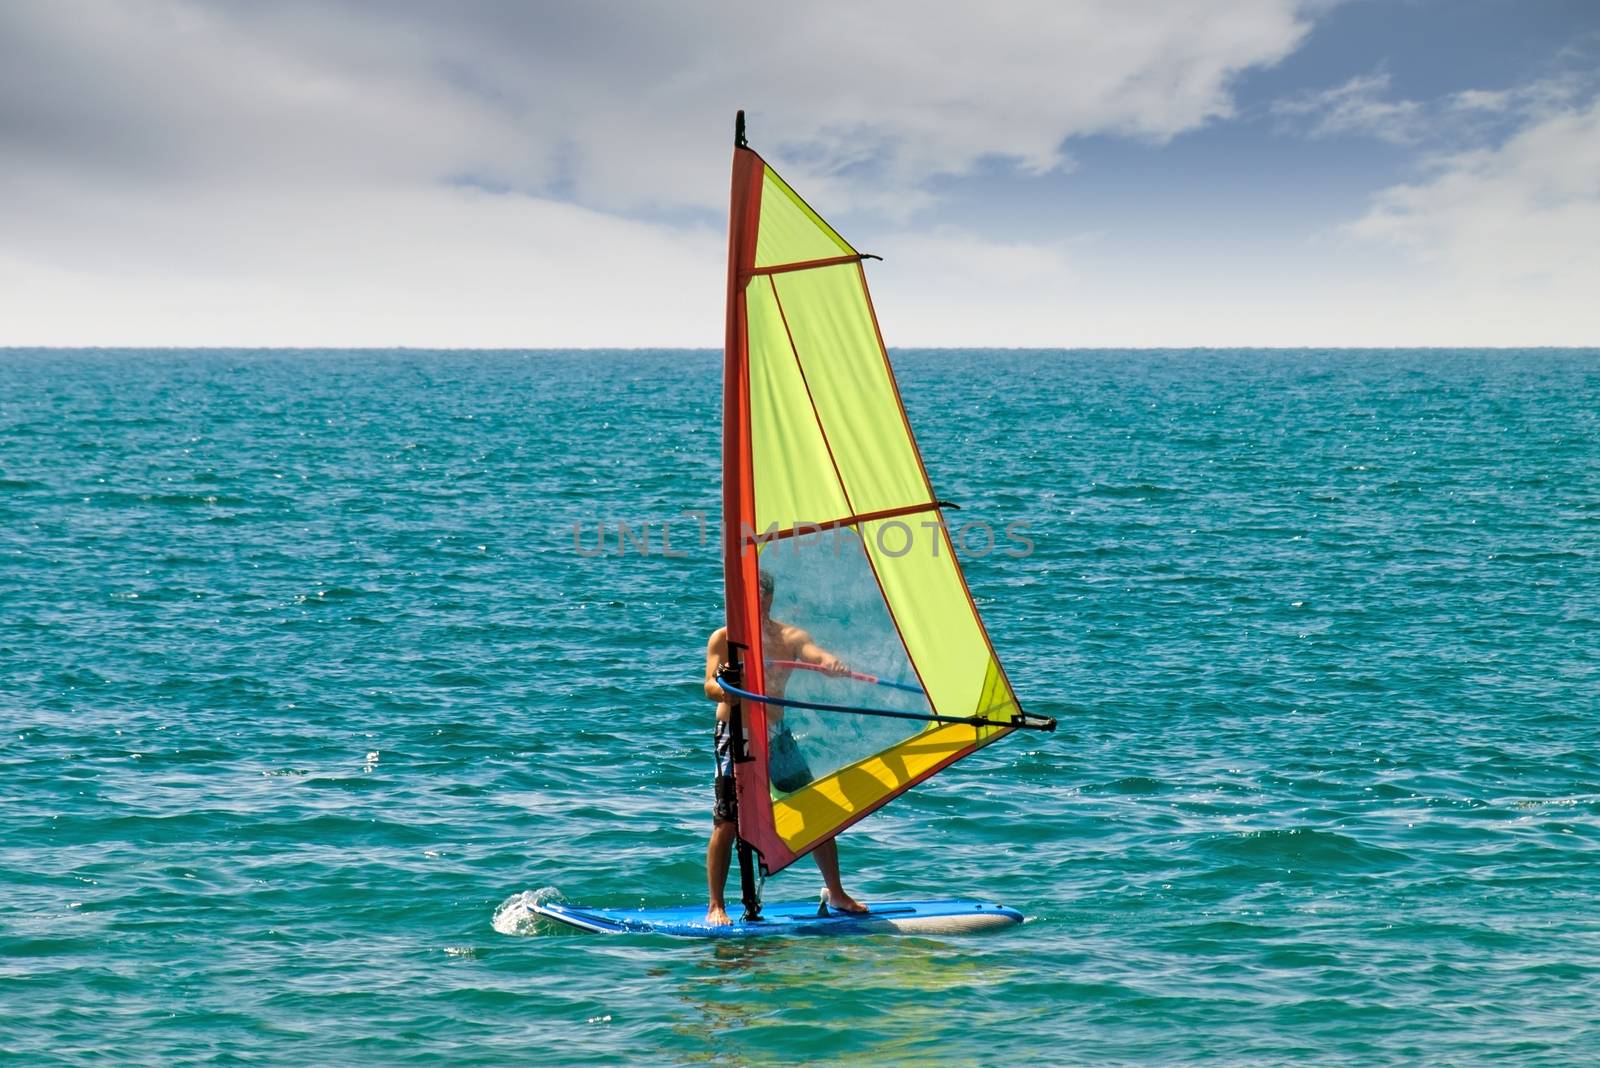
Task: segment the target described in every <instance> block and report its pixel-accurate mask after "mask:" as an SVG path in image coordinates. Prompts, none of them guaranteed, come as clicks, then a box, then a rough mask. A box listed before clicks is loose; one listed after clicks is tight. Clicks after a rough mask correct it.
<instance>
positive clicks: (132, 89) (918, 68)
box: [0, 0, 1308, 345]
mask: <svg viewBox="0 0 1600 1068" xmlns="http://www.w3.org/2000/svg"><path fill="white" fill-rule="evenodd" d="M1299 10H1300V9H1299V6H1298V4H1297V2H1296V0H1242V2H1241V0H1205V2H1197V0H1136V2H1127V0H1094V2H1089V3H1075V4H1070V5H1062V4H1057V3H1051V2H1045V0H1031V2H1027V3H1019V4H1015V5H1009V6H1006V7H1004V8H1000V9H991V10H986V11H984V12H983V13H982V14H981V15H979V14H977V13H975V11H974V9H971V8H970V7H968V6H966V5H957V4H942V5H935V4H928V3H917V2H913V0H896V2H892V3H882V4H872V5H862V4H855V3H846V2H843V0H832V2H828V3H818V4H810V5H804V6H802V7H795V6H792V5H791V6H789V7H783V6H777V5H766V4H733V3H686V4H671V5H665V4H663V5H638V4H628V3H620V2H615V3H586V4H581V5H555V4H550V5H532V4H519V3H495V2H482V3H475V4H466V5H449V6H440V5H434V4H430V3H422V2H420V0H419V2H412V3H407V2H398V0H397V2H394V3H388V4H384V5H364V4H355V3H346V4H323V3H316V4H313V3H293V2H286V3H282V4H273V5H255V4H247V3H231V2H225V0H219V2H214V3H201V2H195V0H149V2H146V3H141V4H137V5H133V4H101V3H93V2H88V0H77V2H73V0H62V2H60V3H52V4H49V5H23V4H13V5H0V154H3V155H4V158H5V160H6V166H5V168H3V169H0V234H4V243H3V245H0V255H3V256H4V260H3V266H0V272H3V279H0V282H3V284H0V344H6V343H11V344H24V343H56V344H74V343H87V342H94V343H107V344H109V343H124V344H190V343H240V344H317V343H321V344H355V343H371V344H388V343H402V342H403V343H407V344H418V345H422V344H457V345H473V344H496V345H560V344H593V345H603V344H715V343H716V342H717V339H718V331H719V324H720V309H719V308H718V307H717V304H718V303H719V300H720V292H721V282H720V276H721V272H722V268H721V265H720V259H721V249H720V245H719V242H720V239H719V238H718V237H717V234H718V233H719V232H720V231H721V228H722V226H723V222H722V219H721V212H722V210H723V208H722V206H723V204H724V202H725V198H726V184H727V173H726V168H727V158H728V152H729V141H730V139H731V129H730V127H731V118H732V111H733V109H734V108H735V107H736V106H744V107H746V108H748V109H749V110H750V115H751V123H752V140H753V142H754V143H755V144H756V145H757V147H759V148H762V149H763V150H765V151H767V152H768V153H769V154H770V155H772V156H774V158H777V159H781V160H783V161H784V164H785V170H786V172H787V173H789V174H790V176H791V177H792V178H794V179H795V180H796V181H797V182H800V183H802V184H803V187H804V188H805V189H806V190H807V193H808V195H810V196H811V197H812V198H813V199H814V200H817V201H819V202H822V203H825V204H827V205H828V208H829V211H830V214H832V215H834V216H836V217H837V216H839V215H848V214H849V213H850V212H851V211H854V212H855V213H856V214H857V215H858V216H859V217H861V218H869V219H870V218H873V217H875V216H889V217H900V218H904V217H905V216H906V214H907V213H908V212H911V211H914V210H915V209H917V208H919V207H921V206H924V205H926V204H927V203H929V202H930V198H931V196H932V194H931V193H930V192H929V188H928V185H927V183H928V182H929V181H930V179H932V178H934V177H936V176H938V175H940V174H951V173H962V172H964V171H967V170H969V169H971V168H972V167H973V166H975V165H976V164H977V163H978V162H979V161H981V160H984V159H988V158H996V157H998V158H1005V159H1009V160H1011V161H1013V162H1014V164H1015V165H1016V166H1018V167H1021V168H1023V169H1026V170H1033V171H1040V170H1046V169H1049V168H1052V167H1055V166H1058V165H1059V164H1060V162H1061V156H1060V151H1061V145H1062V143H1063V141H1064V140H1066V139H1068V138H1071V137H1073V136H1080V135H1086V134H1097V133H1099V134H1105V133H1109V134H1117V135H1124V136H1131V137H1138V138H1146V139H1152V140H1157V141H1159V140H1161V139H1164V138H1168V137H1171V136H1173V135H1175V134H1177V133H1180V132H1182V131H1184V130H1187V129H1193V128H1194V127H1196V126H1198V125H1201V124H1203V123H1205V122H1207V121H1208V120H1211V119H1213V118H1216V117H1219V116H1224V115H1227V114H1229V112H1230V110H1231V108H1232V101H1231V98H1230V94H1229V85H1230V81H1231V79H1232V78H1233V77H1234V76H1236V75H1237V74H1238V73H1239V72H1241V71H1243V70H1246V69H1249V68H1251V67H1254V66H1260V65H1264V64H1271V63H1275V62H1276V61H1278V60H1279V59H1281V58H1282V57H1283V56H1285V55H1287V54H1288V53H1289V52H1290V51H1292V50H1293V49H1294V48H1295V47H1296V46H1297V44H1298V43H1299V41H1300V40H1301V39H1302V38H1303V36H1304V35H1305V33H1306V32H1307V30H1308V24H1307V21H1306V19H1305V18H1304V17H1302V15H1301V14H1299ZM483 189H491V190H503V191H506V192H507V195H504V196H491V195H486V194H484V193H482V192H481V190H483ZM475 190H477V191H475ZM446 265H447V266H446Z"/></svg>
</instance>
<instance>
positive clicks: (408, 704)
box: [0, 350, 1600, 1065]
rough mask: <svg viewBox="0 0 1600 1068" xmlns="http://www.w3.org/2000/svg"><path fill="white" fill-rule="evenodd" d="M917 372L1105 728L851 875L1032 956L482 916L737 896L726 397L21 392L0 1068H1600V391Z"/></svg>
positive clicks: (560, 380)
mask: <svg viewBox="0 0 1600 1068" xmlns="http://www.w3.org/2000/svg"><path fill="white" fill-rule="evenodd" d="M896 366H897V369H898V371H899V374H900V378H901V383H902V387H903V390H904V393H905V399H906V404H907V406H908V408H909V410H910V413H911V418H912V422H913V424H914V425H915V426H916V427H917V430H918V433H919V436H920V439H921V443H922V446H923V449H924V451H925V453H926V456H927V463H928V467H929V472H930V474H931V476H932V478H933V480H934V484H935V486H936V487H937V488H938V490H939V492H940V494H941V495H942V496H944V497H947V498H949V499H952V500H954V501H956V502H958V503H960V504H961V505H962V509H963V510H962V512H961V513H960V515H961V516H962V517H964V518H967V519H972V520H984V521H986V522H989V523H992V524H994V525H995V526H996V527H1000V526H1003V525H1004V524H1005V523H1007V522H1012V521H1017V520H1020V521H1023V522H1026V523H1027V524H1028V526H1029V532H1030V536H1031V537H1032V539H1033V541H1034V543H1035V551H1034V552H1033V554H1032V555H1031V556H1028V557H1026V558H1020V559H1017V558H1010V557H1006V556H1004V555H1001V554H999V553H996V554H993V555H991V556H988V557H984V558H982V559H974V560H972V561H971V562H970V564H969V566H968V578H969V580H970V582H971V584H972V587H973V591H974V594H975V596H976V598H977V601H978V603H979V605H980V607H981V609H982V610H983V612H984V613H985V616H986V618H987V620H988V623H989V626H990V629H991V631H992V633H993V635H994V639H995V643H996V645H997V646H998V648H999V650H1000V653H1001V655H1002V657H1004V658H1005V660H1006V663H1007V665H1008V668H1009V671H1010V674H1011V676H1012V678H1013V680H1015V682H1016V684H1017V687H1018V689H1019V691H1020V692H1021V694H1022V697H1023V700H1024V702H1025V704H1026V706H1027V707H1028V708H1029V710H1030V711H1033V712H1038V713H1042V714H1046V715H1053V716H1057V717H1059V718H1060V720H1061V724H1062V726H1061V730H1060V731H1059V733H1057V734H1056V735H1053V736H1036V735H1027V736H1016V737H1012V738H1010V739H1007V740H1006V741H1004V742H1002V743H1000V744H998V745H996V746H994V747H992V748H990V749H988V750H986V751H984V752H983V753H981V754H979V755H977V756H976V757H974V758H972V759H971V760H969V761H967V762H965V763H964V764H961V765H958V766H957V767H956V768H954V769H952V770H951V771H950V772H948V773H946V774H944V775H942V776H940V777H939V778H937V779H935V780H934V781H933V782H931V783H929V784H927V785H926V786H924V787H922V788H920V789H919V790H917V791H914V792H913V793H912V794H911V795H909V796H908V797H906V798H904V799H902V800H901V801H899V802H897V803H896V804H895V805H892V806H890V807H889V808H888V809H886V810H884V811H883V812H881V813H879V814H877V815H875V816H874V817H872V818H870V819H868V820H867V821H865V822H864V823H863V824H861V825H860V827H859V828H858V829H856V830H854V831H852V832H851V833H849V834H847V835H846V836H845V838H844V839H843V842H842V849H841V852H842V855H843V860H844V867H845V869H846V875H847V885H849V886H850V887H851V888H852V889H853V890H854V891H855V892H856V893H857V894H858V895H861V896H865V897H868V898H871V897H889V896H917V895H928V894H943V893H948V894H952V895H973V896H984V897H990V898H993V899H996V900H999V901H1003V902H1006V903H1009V904H1012V905H1015V906H1017V907H1019V908H1021V909H1022V910H1023V911H1025V912H1026V913H1027V914H1028V915H1029V916H1030V917H1031V921H1030V923H1029V924H1028V925H1027V926H1026V927H1024V928H1022V929H1020V930H1018V931H1016V932H1013V933H1005V934H999V935H993V936H988V937H982V938H969V939H955V938H944V939H936V938H913V937H900V938H896V937H883V938H871V939H862V940H859V941H849V942H839V941H822V940H818V941H807V940H789V941H785V940H776V941H763V942H759V943H746V944H737V943H735V944H716V945H711V944H703V943H685V942H674V941H667V940H651V939H646V938H625V939H606V938H600V937H593V936H588V937H586V936H561V935H553V934H535V935H532V936H529V937H511V936H507V935H504V934H500V933H498V932H497V931H496V930H495V929H494V927H493V926H492V923H491V920H492V918H493V916H494V914H495V911H496V909H497V908H498V907H499V906H500V905H501V903H502V902H504V901H505V900H506V899H507V898H509V897H511V896H512V895H514V894H518V893H520V892H521V891H524V890H537V889H541V888H547V887H554V888H557V889H558V890H559V891H560V892H561V893H562V894H564V895H565V896H566V897H567V898H568V899H569V900H573V901H580V902H587V903H597V904H611V905H632V904H640V903H644V902H650V903H653V904H681V903H688V902H694V901H698V900H700V899H701V896H702V894H703V868H702V851H703V847H704V839H705V834H706V831H707V830H708V824H709V820H708V809H709V804H710V797H709V781H708V774H709V756H708V752H707V750H708V746H709V742H710V710H709V708H708V707H707V706H706V704H705V702H704V701H703V699H702V698H701V696H700V694H699V683H698V676H699V672H700V671H701V668H702V661H701V650H702V648H703V643H704V640H705V635H706V633H707V632H708V631H709V630H710V629H711V628H712V627H714V626H716V625H717V623H718V617H719V614H720V611H721V601H720V595H719V578H720V572H719V568H718V563H717V559H716V554H715V552H714V551H713V550H711V549H709V548H701V547H699V546H698V545H697V544H696V533H697V531H696V521H695V520H694V519H693V518H685V517H683V516H681V515H680V514H679V513H680V512H682V511H683V510H686V509H687V510H694V509H699V510H705V511H709V512H711V513H712V514H713V515H714V514H715V509H716V503H717V496H718V490H719V485H718V482H719V471H718V466H717V445H718V438H719V428H718V419H719V413H718V361H717V357H716V356H715V354H712V353H704V352H662V353H654V352H626V353H525V354H524V353H448V354H432V353H422V352H393V353H378V352H361V353H350V352H306V353H283V352H266V353H261V352H214V353H207V352H116V353H113V352H32V351H18V350H12V351H4V352H0V515H3V519H4V522H3V523H0V723H3V726H4V728H5V729H4V732H3V735H0V903H3V904H0V1055H9V1057H10V1058H11V1059H14V1060H16V1061H17V1062H18V1063H27V1064H51V1063H60V1064H87V1063H119V1064H150V1065H158V1064H159V1065H167V1064H184V1063H198V1062H207V1063H210V1062H213V1061H215V1062H217V1063H241V1064H245V1063H271V1062H278V1063H306V1064H318V1065H333V1064H354V1063H358V1062H359V1063H366V1064H391V1063H395V1064H405V1063H413V1064H432V1063H449V1064H455V1065H476V1064H511V1063H528V1062H530V1061H533V1060H535V1059H536V1058H541V1057H542V1058H543V1059H545V1060H547V1061H550V1062H559V1063H606V1062H612V1061H619V1060H621V1061H628V1062H632V1063H650V1064H657V1063H661V1064H665V1063H686V1062H701V1061H711V1062H713V1063H730V1064H733V1063H738V1064H745V1063H748V1064H763V1063H788V1062H792V1061H794V1060H802V1059H809V1060H837V1061H843V1062H851V1061H854V1062H861V1063H866V1062H870V1063H874V1064H877V1063H887V1064H893V1063H913V1062H919V1061H923V1060H926V1059H931V1058H938V1059H940V1060H941V1061H942V1062H943V1063H951V1064H994V1063H1020V1062H1024V1061H1029V1060H1033V1059H1038V1060H1045V1061H1049V1062H1054V1063H1062V1062H1066V1063H1073V1062H1082V1063H1107V1062H1160V1063H1181V1062H1199V1061H1207V1060H1222V1061H1225V1062H1229V1063H1255V1062H1259V1063H1276V1062H1282V1061H1284V1060H1287V1059H1291V1058H1304V1059H1310V1060H1315V1061H1317V1062H1319V1063H1328V1064H1338V1063H1350V1064H1366V1063H1371V1062H1374V1061H1386V1062H1425V1063H1473V1062H1487V1061H1489V1060H1497V1061H1500V1060H1506V1061H1512V1062H1520V1063H1527V1064H1537V1063H1548V1064H1568V1063H1580V1062H1592V1061H1594V1060H1596V1059H1597V1058H1600V1028H1597V1027H1596V1025H1595V1020H1596V1015H1597V1014H1596V1008H1595V1006H1596V1004H1597V1003H1600V908H1597V906H1596V887H1597V885H1600V852H1597V847H1600V746H1597V742H1596V725H1597V722H1600V416H1597V414H1596V408H1597V404H1596V397H1597V396H1600V352H1595V351H1567V352H1560V351H1530V352H1504V351H1494V352H1473V351H1461V352H1446V351H1429V352H1316V351H1293V352H1260V351H1257V352H1174V353H1150V352H1048V353H1028V352H971V353H964V352H919V351H905V352H900V353H897V354H896ZM618 520H622V521H626V522H628V523H629V524H630V526H632V527H634V528H637V527H638V525H639V524H641V523H643V522H646V521H655V522H656V523H657V524H658V526H657V527H656V528H653V529H652V533H651V538H652V539H653V540H652V550H653V551H652V553H651V554H650V555H648V556H643V555H641V554H639V553H638V552H637V551H630V552H628V553H626V554H618V553H616V552H615V551H614V549H613V551H610V552H608V553H607V554H606V555H603V556H595V557H590V556H585V555H581V554H580V553H579V552H578V551H576V550H575V548H574V544H573V524H574V523H578V524H580V533H581V534H582V539H581V541H580V544H581V545H582V546H583V547H584V548H585V550H586V551H592V550H593V547H594V540H595V537H596V530H597V529H598V525H599V524H600V523H601V522H602V521H606V522H608V523H609V524H612V526H611V529H612V530H613V531H614V529H615V527H614V524H615V523H616V521H618ZM663 520H669V521H671V522H670V524H669V526H668V530H669V532H670V536H671V538H672V552H673V553H674V554H677V553H680V552H681V553H686V554H687V555H684V556H677V555H674V556H672V557H666V556H663V555H662V554H661V552H660V543H659V523H660V522H661V521H663ZM713 544H714V542H713ZM608 547H609V543H608ZM817 884H818V880H817V877H816V873H815V870H814V869H813V868H812V867H811V866H810V864H809V862H805V861H803V862H801V864H799V865H797V866H796V867H795V868H793V869H790V870H789V871H787V872H784V873H782V874H780V875H778V876H777V877H775V878H774V879H773V880H772V881H771V882H770V883H769V884H768V888H767V889H768V896H769V897H770V898H772V899H775V900H776V899H782V898H791V899H792V898H805V897H810V896H812V895H813V894H814V893H815V889H816V886H817Z"/></svg>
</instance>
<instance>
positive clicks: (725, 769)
mask: <svg viewBox="0 0 1600 1068" xmlns="http://www.w3.org/2000/svg"><path fill="white" fill-rule="evenodd" d="M712 751H713V752H714V753H715V754H716V758H717V772H716V778H715V779H714V780H713V781H714V783H715V800H714V801H713V802H712V805H711V818H712V819H713V820H715V821H716V822H717V823H729V822H732V821H734V820H737V819H738V818H739V795H738V793H737V791H735V789H734V785H733V732H732V731H731V730H729V729H728V724H727V723H726V721H724V720H720V719H719V720H717V733H716V735H715V742H714V744H713V749H712Z"/></svg>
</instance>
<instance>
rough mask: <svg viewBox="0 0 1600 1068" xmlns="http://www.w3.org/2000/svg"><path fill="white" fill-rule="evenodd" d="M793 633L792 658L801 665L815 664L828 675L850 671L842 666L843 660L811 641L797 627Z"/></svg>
mask: <svg viewBox="0 0 1600 1068" xmlns="http://www.w3.org/2000/svg"><path fill="white" fill-rule="evenodd" d="M795 631H796V633H795V636H794V643H793V647H794V649H795V650H796V652H795V657H794V658H795V659H796V660H798V661H800V662H801V663H803V664H815V665H817V667H819V668H821V669H822V670H823V671H826V672H827V673H828V674H830V675H842V674H844V673H845V672H846V671H848V670H850V669H849V668H847V667H845V666H844V661H843V660H840V659H839V658H838V657H836V656H834V655H833V654H832V653H830V652H828V650H826V649H824V648H823V647H822V646H820V645H818V644H817V643H816V642H814V641H812V640H811V635H810V634H809V633H807V632H806V631H803V630H800V628H798V627H796V628H795Z"/></svg>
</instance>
